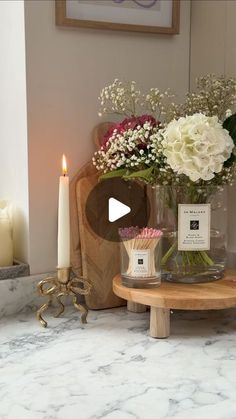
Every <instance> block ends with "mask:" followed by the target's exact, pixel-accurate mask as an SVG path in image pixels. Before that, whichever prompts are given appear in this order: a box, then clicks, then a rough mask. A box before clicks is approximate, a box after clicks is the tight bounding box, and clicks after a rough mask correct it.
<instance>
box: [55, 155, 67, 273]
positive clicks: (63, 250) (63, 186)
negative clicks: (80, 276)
mask: <svg viewBox="0 0 236 419" xmlns="http://www.w3.org/2000/svg"><path fill="white" fill-rule="evenodd" d="M62 170H63V176H60V182H59V204H58V268H68V267H69V266H70V204H69V177H68V175H67V164H66V158H65V156H64V155H63V157H62Z"/></svg>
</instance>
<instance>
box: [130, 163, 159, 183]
mask: <svg viewBox="0 0 236 419" xmlns="http://www.w3.org/2000/svg"><path fill="white" fill-rule="evenodd" d="M153 170H154V167H153V166H151V167H148V169H143V170H139V171H138V172H132V173H130V174H129V175H125V176H124V178H125V179H137V178H138V179H144V180H146V181H147V182H150V181H151V178H152V174H153Z"/></svg>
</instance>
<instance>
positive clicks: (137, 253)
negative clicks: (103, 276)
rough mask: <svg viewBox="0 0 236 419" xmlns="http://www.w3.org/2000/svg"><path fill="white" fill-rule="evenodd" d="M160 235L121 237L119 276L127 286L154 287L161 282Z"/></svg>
mask: <svg viewBox="0 0 236 419" xmlns="http://www.w3.org/2000/svg"><path fill="white" fill-rule="evenodd" d="M161 234H162V233H161V232H160V237H153V238H148V237H147V238H139V236H137V237H134V238H131V239H127V238H124V237H123V238H121V239H122V241H121V243H120V250H121V278H122V284H123V285H125V286H126V287H129V288H154V287H158V286H160V284H161Z"/></svg>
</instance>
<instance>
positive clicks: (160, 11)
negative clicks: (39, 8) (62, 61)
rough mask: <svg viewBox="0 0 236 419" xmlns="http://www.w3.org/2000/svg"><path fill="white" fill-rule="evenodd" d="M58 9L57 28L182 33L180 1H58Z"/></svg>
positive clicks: (56, 4)
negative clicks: (180, 31)
mask: <svg viewBox="0 0 236 419" xmlns="http://www.w3.org/2000/svg"><path fill="white" fill-rule="evenodd" d="M108 2H110V3H109V4H108ZM125 2H127V3H125ZM145 2H146V3H145ZM55 6H56V25H58V26H67V27H78V28H92V29H109V30H119V31H132V32H146V33H155V34H165V35H174V34H178V33H179V23H180V0H55ZM131 17H132V23H131V22H130V21H129V19H130V20H131ZM155 19H156V20H155ZM155 22H156V24H155Z"/></svg>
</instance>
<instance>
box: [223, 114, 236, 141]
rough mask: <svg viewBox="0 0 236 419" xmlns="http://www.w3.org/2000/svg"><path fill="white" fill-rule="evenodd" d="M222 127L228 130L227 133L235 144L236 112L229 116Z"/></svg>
mask: <svg viewBox="0 0 236 419" xmlns="http://www.w3.org/2000/svg"><path fill="white" fill-rule="evenodd" d="M223 128H225V129H227V131H229V135H230V137H231V138H232V140H233V142H234V144H235V145H236V113H235V114H234V115H231V116H229V118H227V119H226V120H225V121H224V123H223Z"/></svg>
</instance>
